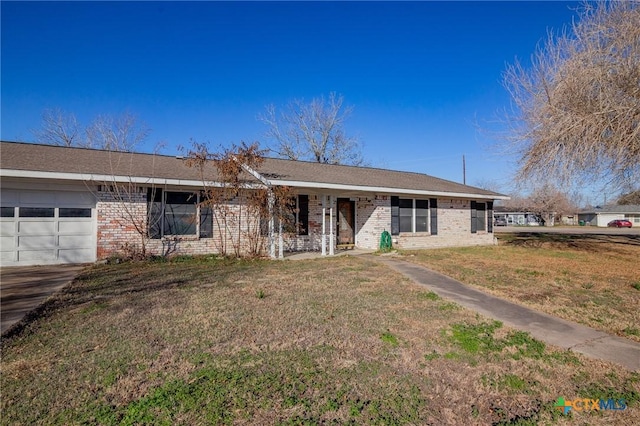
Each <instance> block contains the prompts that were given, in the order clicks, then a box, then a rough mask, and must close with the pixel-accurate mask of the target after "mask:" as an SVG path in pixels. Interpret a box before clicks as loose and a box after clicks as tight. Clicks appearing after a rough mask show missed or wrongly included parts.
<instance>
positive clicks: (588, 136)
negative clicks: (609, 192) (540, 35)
mask: <svg viewBox="0 0 640 426" xmlns="http://www.w3.org/2000/svg"><path fill="white" fill-rule="evenodd" d="M579 12H580V13H579V16H580V19H579V20H578V21H577V22H574V24H573V25H572V27H571V29H570V31H568V32H564V33H561V34H559V35H556V36H554V35H553V34H550V35H549V36H548V40H547V42H546V43H545V44H544V45H542V46H540V47H539V48H538V49H537V50H536V52H535V53H534V55H532V58H531V66H530V67H529V68H526V67H525V66H524V65H522V63H520V62H518V61H516V62H514V63H513V64H512V65H510V66H508V67H507V69H506V71H505V72H504V75H503V81H504V85H505V87H506V89H507V91H508V92H509V94H510V95H511V99H512V102H513V111H512V112H511V113H510V114H508V117H507V122H508V124H509V127H510V134H509V138H508V141H509V142H510V146H511V148H512V149H513V150H514V151H515V153H516V154H517V155H518V157H519V159H520V160H519V164H520V169H519V177H520V178H521V179H523V180H526V179H537V178H539V179H542V180H548V179H550V178H555V179H556V180H557V181H558V182H561V183H569V182H571V181H573V182H575V181H576V180H585V181H586V180H591V179H607V180H611V181H613V182H615V183H617V184H624V183H625V182H629V181H633V180H636V181H637V180H638V179H639V178H640V4H639V3H638V2H628V1H612V2H598V3H596V4H595V5H593V4H590V3H585V4H584V5H583V7H582V8H581V10H580V11H579Z"/></svg>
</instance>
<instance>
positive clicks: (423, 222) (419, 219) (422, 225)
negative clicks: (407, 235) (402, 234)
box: [416, 213, 427, 232]
mask: <svg viewBox="0 0 640 426" xmlns="http://www.w3.org/2000/svg"><path fill="white" fill-rule="evenodd" d="M416 232H427V216H426V215H425V216H418V214H417V213H416Z"/></svg>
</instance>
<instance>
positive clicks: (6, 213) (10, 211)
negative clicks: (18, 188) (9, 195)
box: [0, 207, 16, 217]
mask: <svg viewBox="0 0 640 426" xmlns="http://www.w3.org/2000/svg"><path fill="white" fill-rule="evenodd" d="M15 213H16V208H15V207H0V217H13V216H14V215H15Z"/></svg>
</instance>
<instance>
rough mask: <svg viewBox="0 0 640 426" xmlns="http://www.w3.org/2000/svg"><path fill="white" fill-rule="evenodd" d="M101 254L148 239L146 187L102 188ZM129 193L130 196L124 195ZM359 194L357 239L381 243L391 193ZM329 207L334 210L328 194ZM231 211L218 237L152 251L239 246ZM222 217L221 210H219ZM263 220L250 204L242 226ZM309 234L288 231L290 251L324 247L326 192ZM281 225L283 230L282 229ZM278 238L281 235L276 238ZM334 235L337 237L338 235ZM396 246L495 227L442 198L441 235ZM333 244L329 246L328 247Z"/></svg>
mask: <svg viewBox="0 0 640 426" xmlns="http://www.w3.org/2000/svg"><path fill="white" fill-rule="evenodd" d="M98 198H99V201H98V203H97V206H96V209H97V216H98V253H97V255H98V258H99V259H103V258H105V257H108V256H110V255H114V254H119V253H123V252H124V251H125V250H126V249H127V248H129V249H131V248H133V249H140V247H141V244H142V240H141V235H140V233H139V232H138V231H137V230H136V226H142V227H144V226H146V215H147V202H146V191H144V190H143V191H141V192H134V193H132V194H129V195H127V197H126V200H127V202H126V203H123V202H122V201H121V200H119V199H118V197H117V196H114V194H113V192H111V191H108V190H107V191H101V192H99V193H98ZM123 198H124V197H123ZM336 198H337V197H334V214H333V232H334V237H335V230H336V221H337V217H336V216H337V209H336V208H335V201H336ZM355 200H356V230H357V235H356V243H357V246H358V247H361V248H366V249H373V250H375V249H377V248H378V246H379V242H380V235H381V234H382V232H383V231H385V230H386V231H391V229H390V227H391V197H390V195H386V194H363V196H360V197H357V198H355ZM326 207H327V212H328V211H329V204H328V197H327V206H326ZM227 208H229V211H230V212H231V217H230V219H229V220H228V223H227V224H226V225H227V226H225V225H224V224H223V223H222V221H220V220H216V219H214V225H213V231H214V237H213V238H198V237H197V236H180V237H165V238H162V239H148V240H146V248H147V253H148V254H155V255H166V254H209V253H220V252H221V249H222V245H223V244H226V252H227V253H228V254H233V253H234V252H235V250H234V247H233V243H234V242H237V240H238V238H237V236H233V233H234V232H237V230H238V226H237V225H238V222H237V221H236V220H235V219H231V218H237V213H238V206H237V205H230V206H227ZM217 217H218V218H219V217H220V213H218V216H217ZM328 219H329V215H328V214H327V216H326V220H327V222H326V232H327V244H328V243H329V238H328V234H329V223H328V222H329V220H328ZM256 226H258V222H257V221H256V219H255V218H254V217H252V216H251V215H248V214H247V213H246V210H244V212H243V215H242V217H241V219H240V229H241V231H242V232H243V233H246V232H247V229H248V228H250V227H251V228H252V229H255V227H256ZM308 227H309V233H308V234H309V235H300V236H291V235H289V236H287V237H286V238H285V239H284V249H285V251H320V250H321V244H322V196H319V195H310V196H309V218H308ZM276 231H277V230H276ZM276 241H277V239H276ZM334 241H336V240H335V238H334ZM393 241H394V247H398V248H402V249H412V248H434V247H452V246H470V245H488V244H494V243H495V240H494V236H493V234H491V233H487V232H482V231H479V232H478V233H476V234H472V233H471V213H470V201H469V200H460V199H446V198H445V199H443V198H440V199H438V235H430V233H428V232H425V233H416V234H411V233H403V234H400V235H399V236H393ZM258 243H259V244H261V246H262V247H263V249H264V251H263V252H264V253H265V254H267V253H268V252H269V247H268V239H267V238H266V237H265V238H263V239H262V240H260V241H259V242H258ZM327 249H328V247H327ZM247 250H248V246H247V241H246V238H245V239H244V240H243V242H242V246H241V252H243V253H244V252H247Z"/></svg>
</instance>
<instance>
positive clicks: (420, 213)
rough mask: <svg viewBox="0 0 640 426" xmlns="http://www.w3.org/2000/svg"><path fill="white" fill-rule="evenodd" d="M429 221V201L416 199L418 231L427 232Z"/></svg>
mask: <svg viewBox="0 0 640 426" xmlns="http://www.w3.org/2000/svg"><path fill="white" fill-rule="evenodd" d="M428 221H429V202H428V201H427V200H416V232H427V223H428Z"/></svg>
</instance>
